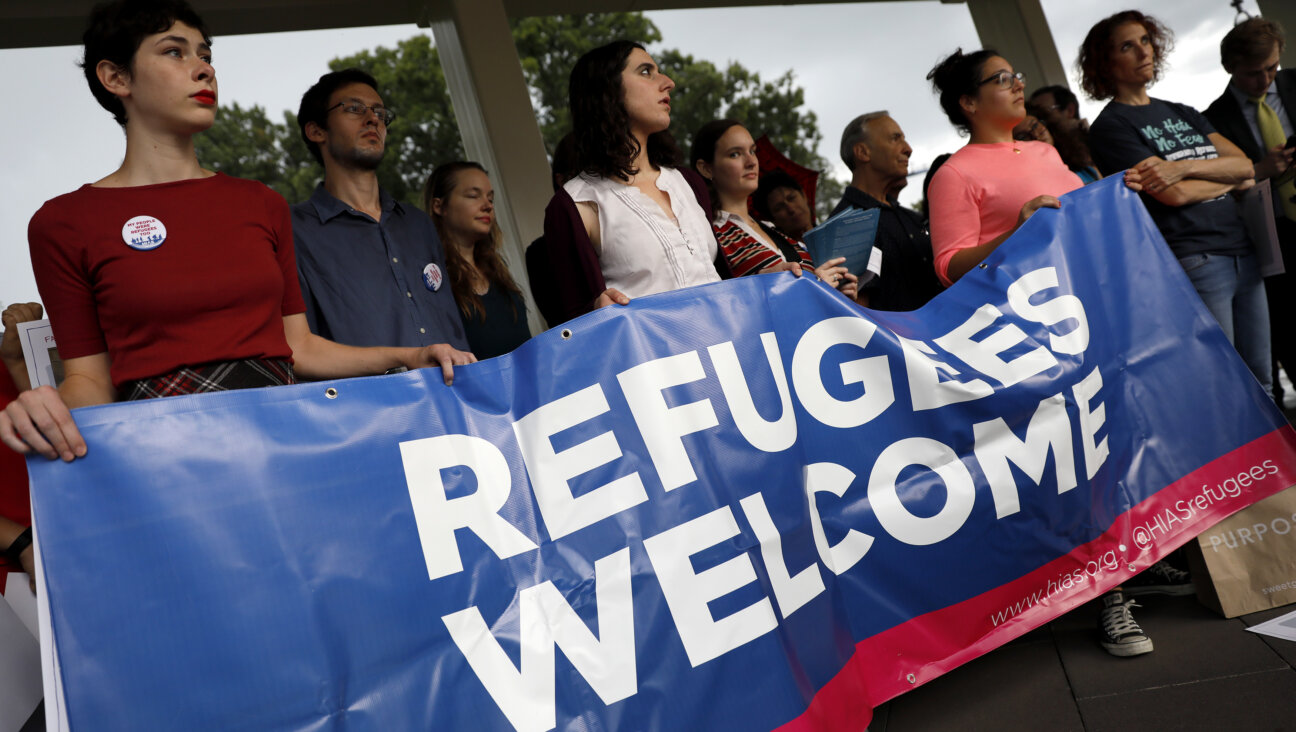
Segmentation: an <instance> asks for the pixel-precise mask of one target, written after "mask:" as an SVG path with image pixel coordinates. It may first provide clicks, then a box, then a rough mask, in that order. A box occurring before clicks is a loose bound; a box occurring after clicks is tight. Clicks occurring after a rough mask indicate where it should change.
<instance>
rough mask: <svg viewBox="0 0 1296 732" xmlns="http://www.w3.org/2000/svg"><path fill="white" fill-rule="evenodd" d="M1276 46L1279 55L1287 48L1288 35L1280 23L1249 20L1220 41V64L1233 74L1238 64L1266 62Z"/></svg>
mask: <svg viewBox="0 0 1296 732" xmlns="http://www.w3.org/2000/svg"><path fill="white" fill-rule="evenodd" d="M1275 45H1277V46H1278V52H1279V53H1282V50H1283V49H1284V48H1286V47H1287V34H1286V33H1284V32H1283V27H1282V25H1281V24H1280V23H1279V22H1278V21H1276V20H1269V19H1268V18H1247V19H1246V20H1244V21H1242V22H1241V23H1238V24H1237V25H1235V26H1233V30H1231V31H1229V32H1228V33H1226V34H1224V40H1222V41H1220V64H1222V65H1223V66H1224V70H1225V71H1227V72H1229V73H1230V74H1231V73H1233V69H1234V68H1236V67H1237V65H1238V64H1246V63H1251V64H1258V63H1262V62H1264V61H1266V60H1267V59H1268V58H1269V54H1271V53H1273V50H1274V46H1275Z"/></svg>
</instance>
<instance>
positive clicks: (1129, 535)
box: [779, 425, 1296, 732]
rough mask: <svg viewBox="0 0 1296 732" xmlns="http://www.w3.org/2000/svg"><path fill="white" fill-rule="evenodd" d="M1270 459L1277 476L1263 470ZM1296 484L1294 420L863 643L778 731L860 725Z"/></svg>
mask: <svg viewBox="0 0 1296 732" xmlns="http://www.w3.org/2000/svg"><path fill="white" fill-rule="evenodd" d="M1266 461H1269V462H1270V464H1271V465H1272V466H1273V467H1274V468H1276V470H1277V472H1276V473H1271V472H1267V470H1268V469H1267V468H1266V467H1264V466H1265V462H1266ZM1256 466H1261V471H1262V472H1264V473H1265V475H1264V477H1263V478H1260V479H1257V480H1252V481H1251V482H1250V485H1248V486H1247V487H1245V488H1241V489H1240V490H1239V491H1238V495H1236V496H1230V495H1228V493H1227V492H1226V491H1223V490H1220V489H1218V488H1217V487H1218V486H1220V485H1222V484H1223V483H1224V481H1226V480H1228V479H1230V478H1233V479H1236V478H1237V477H1238V476H1239V475H1241V474H1249V472H1250V471H1251V470H1252V468H1254V467H1256ZM1235 483H1236V480H1235ZM1293 484H1296V431H1293V429H1292V427H1291V426H1290V425H1288V426H1284V427H1281V428H1279V429H1276V430H1274V431H1273V432H1270V433H1269V434H1267V435H1265V436H1263V437H1260V438H1258V439H1256V440H1253V441H1252V442H1250V443H1248V444H1246V445H1243V446H1242V447H1240V448H1238V449H1236V450H1234V451H1233V452H1230V453H1229V454H1227V455H1224V456H1222V457H1219V458H1217V459H1215V460H1213V461H1211V462H1210V463H1208V464H1206V465H1204V466H1202V467H1201V468H1198V469H1197V470H1195V471H1193V472H1192V473H1189V474H1188V475H1186V476H1184V477H1183V478H1181V479H1179V480H1177V481H1175V482H1174V483H1172V484H1170V485H1169V486H1167V487H1165V488H1163V489H1162V490H1160V491H1158V492H1157V493H1156V494H1155V495H1153V496H1152V497H1150V498H1148V499H1147V500H1145V501H1143V502H1142V503H1140V504H1139V505H1137V506H1134V507H1133V508H1131V509H1130V510H1129V511H1127V512H1125V513H1124V514H1121V515H1120V516H1118V517H1117V518H1116V522H1115V523H1114V524H1113V525H1112V527H1111V528H1110V529H1108V530H1107V532H1106V533H1104V534H1103V535H1102V536H1100V537H1098V538H1097V539H1095V540H1093V541H1091V542H1089V543H1088V544H1084V545H1082V546H1078V547H1076V548H1075V549H1074V550H1073V551H1071V552H1070V553H1069V554H1067V555H1066V556H1063V557H1059V558H1057V559H1055V560H1054V561H1052V562H1049V563H1048V564H1046V565H1044V566H1042V567H1040V568H1039V569H1037V570H1035V571H1033V572H1031V573H1030V574H1027V575H1024V576H1022V577H1020V578H1018V579H1016V580H1014V581H1012V582H1009V583H1007V584H1004V585H1000V586H999V587H996V588H995V589H993V590H990V591H988V592H984V593H982V594H980V595H977V596H976V597H973V598H970V599H968V600H964V601H963V602H960V603H957V604H955V605H950V606H949V607H946V608H943V609H941V610H936V611H934V612H930V613H927V614H926V615H922V616H920V617H916V618H913V619H912V620H909V621H908V622H906V623H903V624H901V625H898V626H896V627H894V628H891V629H889V630H885V631H883V632H881V633H878V634H877V635H875V636H873V637H871V638H867V639H865V640H863V641H860V642H859V643H857V644H856V645H855V653H854V654H853V655H852V656H851V659H850V661H848V662H847V663H846V666H845V667H844V668H842V670H841V671H839V672H838V673H837V675H836V676H834V677H833V679H832V680H831V681H829V682H828V683H827V684H826V685H825V686H824V687H823V688H822V689H820V690H819V692H818V693H816V694H815V697H814V699H813V700H812V701H811V702H810V706H809V708H807V709H806V711H805V712H803V713H802V714H801V716H799V717H797V718H796V719H794V720H792V721H790V722H788V723H787V724H785V725H783V726H782V727H779V729H780V730H785V731H787V732H793V731H795V732H808V731H809V730H824V729H862V728H863V726H864V725H865V724H867V723H868V720H869V719H870V718H871V717H872V708H873V707H874V706H877V705H878V704H881V703H883V702H886V701H888V700H890V699H894V698H895V697H897V696H899V695H900V694H903V693H904V692H906V691H909V690H910V689H913V688H916V687H918V686H921V685H923V684H925V683H927V682H928V681H931V680H932V679H935V678H936V677H938V676H940V675H941V674H944V673H945V672H947V671H950V670H951V669H954V668H956V667H958V666H961V665H962V664H964V663H967V662H968V661H971V660H972V659H974V658H977V657H978V656H981V655H983V654H985V653H988V652H990V651H992V650H994V649H995V648H998V647H999V646H1001V645H1003V644H1005V643H1007V642H1008V641H1010V640H1012V639H1013V638H1017V637H1018V636H1021V635H1023V634H1025V633H1027V632H1029V631H1031V630H1034V629H1035V628H1038V627H1039V626H1041V625H1044V624H1045V623H1047V622H1049V621H1050V620H1053V619H1054V618H1056V617H1058V616H1060V615H1062V614H1063V613H1065V612H1067V611H1069V610H1071V609H1073V608H1075V607H1078V606H1080V605H1083V604H1084V603H1086V602H1088V601H1090V600H1092V599H1094V598H1095V597H1098V596H1099V595H1101V594H1103V593H1104V592H1107V591H1108V590H1110V589H1112V588H1113V587H1116V586H1117V585H1119V584H1120V583H1121V582H1122V581H1124V580H1125V579H1128V578H1129V577H1130V576H1132V575H1131V573H1130V572H1129V571H1128V567H1129V566H1134V567H1137V568H1139V569H1142V568H1145V567H1147V566H1149V565H1150V564H1152V563H1153V562H1156V561H1157V560H1159V559H1161V558H1162V557H1164V556H1165V555H1166V554H1168V553H1170V552H1171V551H1174V550H1175V549H1177V548H1179V547H1180V546H1182V545H1183V544H1185V543H1187V542H1188V541H1189V540H1191V539H1193V538H1195V537H1196V536H1197V535H1198V534H1200V533H1201V532H1203V531H1205V530H1206V529H1208V528H1210V527H1211V526H1212V525H1214V524H1216V523H1218V522H1219V521H1222V520H1223V519H1225V518H1227V517H1228V516H1229V515H1230V514H1233V513H1235V512H1237V511H1240V510H1242V509H1244V508H1246V507H1247V506H1249V505H1251V504H1252V503H1255V502H1256V501H1260V500H1263V499H1265V498H1268V497H1269V496H1271V495H1273V494H1275V493H1278V492H1279V491H1282V490H1284V489H1286V488H1287V487H1288V486H1291V485H1293ZM1239 487H1240V486H1239ZM1176 509H1178V510H1176ZM1185 513H1187V514H1189V515H1188V516H1184V514H1185ZM1112 549H1115V550H1116V552H1117V556H1118V557H1119V558H1120V566H1121V569H1120V570H1117V571H1116V572H1111V573H1100V574H1098V575H1097V576H1096V577H1090V576H1089V575H1087V574H1086V575H1085V579H1086V581H1082V582H1079V583H1076V584H1073V585H1071V586H1069V587H1067V588H1065V589H1064V588H1060V587H1057V586H1056V581H1057V580H1058V578H1059V577H1064V576H1067V575H1070V574H1071V573H1072V572H1076V571H1077V570H1083V568H1084V567H1085V565H1086V564H1087V563H1088V562H1089V561H1090V560H1092V559H1094V558H1095V557H1099V556H1101V555H1102V554H1104V553H1105V552H1107V551H1108V550H1112ZM996 621H997V622H996ZM910 677H912V680H910Z"/></svg>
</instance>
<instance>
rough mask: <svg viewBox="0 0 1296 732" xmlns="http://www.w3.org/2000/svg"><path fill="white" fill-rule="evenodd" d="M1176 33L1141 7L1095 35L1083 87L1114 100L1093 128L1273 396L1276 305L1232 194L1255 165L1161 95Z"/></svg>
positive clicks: (1093, 144) (1196, 115) (1105, 163)
mask: <svg viewBox="0 0 1296 732" xmlns="http://www.w3.org/2000/svg"><path fill="white" fill-rule="evenodd" d="M1172 44H1173V36H1172V34H1171V32H1170V29H1169V28H1167V27H1166V26H1165V25H1163V24H1162V23H1161V22H1160V21H1158V20H1157V19H1155V18H1153V17H1150V16H1147V15H1144V14H1143V13H1140V12H1139V11H1137V10H1128V11H1125V12H1122V13H1117V14H1115V15H1112V16H1110V17H1108V18H1105V19H1103V20H1101V21H1099V22H1098V23H1097V24H1096V25H1094V27H1093V28H1091V29H1090V30H1089V33H1088V35H1087V36H1086V37H1085V40H1084V43H1083V44H1082V45H1081V47H1080V59H1079V66H1080V68H1081V71H1082V80H1081V86H1082V87H1083V88H1084V90H1085V93H1087V94H1088V95H1089V96H1090V97H1092V98H1094V99H1110V100H1111V101H1110V102H1109V103H1108V104H1107V106H1106V107H1104V108H1103V111H1102V113H1101V114H1099V115H1098V118H1097V119H1095V120H1094V122H1093V124H1092V125H1091V126H1090V128H1089V144H1090V148H1091V149H1092V150H1093V155H1094V160H1095V161H1096V162H1097V163H1098V168H1099V169H1100V170H1102V171H1104V172H1106V173H1115V172H1117V171H1121V170H1123V171H1125V183H1126V184H1127V185H1128V186H1129V187H1130V188H1133V189H1134V190H1136V191H1141V192H1142V198H1143V202H1144V203H1145V204H1147V209H1148V213H1149V214H1151V216H1152V220H1153V221H1155V222H1156V224H1157V228H1159V229H1160V230H1161V235H1162V236H1164V237H1165V240H1166V244H1168V245H1170V251H1171V252H1173V253H1174V255H1175V257H1176V258H1178V260H1179V264H1180V266H1182V267H1183V269H1184V272H1186V273H1187V274H1188V279H1189V280H1190V281H1191V282H1192V284H1193V288H1194V289H1195V290H1196V291H1197V294H1198V295H1200V296H1201V299H1202V302H1203V303H1205V305H1206V308H1207V309H1208V310H1210V312H1211V314H1212V315H1213V316H1215V320H1216V321H1218V322H1219V324H1220V327H1221V328H1222V329H1223V330H1224V334H1225V335H1227V336H1228V338H1229V341H1230V342H1231V343H1232V344H1233V346H1234V347H1235V348H1237V350H1238V353H1240V354H1241V355H1242V359H1243V360H1244V361H1246V363H1247V366H1248V367H1250V369H1251V372H1252V373H1253V374H1255V377H1256V379H1257V380H1258V381H1259V382H1260V384H1261V385H1262V386H1264V387H1265V390H1266V391H1268V392H1270V393H1272V384H1273V371H1272V369H1271V365H1270V361H1269V307H1268V304H1267V302H1266V299H1265V289H1264V281H1263V280H1262V279H1261V278H1260V269H1259V266H1258V265H1257V264H1256V257H1255V255H1254V253H1253V251H1252V244H1251V239H1250V237H1249V236H1248V235H1247V231H1246V228H1245V226H1244V224H1243V221H1242V218H1241V216H1239V215H1238V209H1237V204H1236V202H1235V201H1234V200H1233V198H1232V197H1231V196H1228V195H1226V194H1228V193H1231V192H1233V191H1241V190H1246V189H1248V188H1250V187H1251V186H1252V185H1254V184H1255V181H1254V178H1253V176H1254V175H1255V170H1254V168H1253V167H1252V164H1251V160H1250V159H1249V158H1247V156H1246V154H1245V153H1243V152H1242V150H1241V149H1239V148H1238V147H1237V146H1236V145H1234V144H1233V143H1232V142H1230V141H1229V140H1228V139H1227V138H1226V137H1224V136H1223V135H1221V134H1219V133H1218V132H1216V131H1215V128H1214V126H1212V125H1211V123H1210V122H1209V121H1207V120H1206V118H1205V117H1204V116H1202V114H1201V113H1200V112H1198V111H1197V110H1196V109H1193V108H1192V107H1190V106H1188V105H1186V104H1177V103H1175V102H1167V101H1163V100H1161V99H1156V98H1154V97H1152V96H1150V95H1149V94H1148V87H1149V86H1151V85H1152V84H1153V83H1154V82H1156V81H1157V80H1158V79H1160V78H1161V74H1162V72H1163V70H1164V68H1165V57H1166V54H1168V53H1169V52H1170V48H1171V46H1172Z"/></svg>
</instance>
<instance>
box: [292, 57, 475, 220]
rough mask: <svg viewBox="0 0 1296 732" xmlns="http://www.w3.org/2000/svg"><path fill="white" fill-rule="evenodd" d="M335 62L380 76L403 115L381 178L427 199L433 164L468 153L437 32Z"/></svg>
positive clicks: (409, 197) (402, 196)
mask: <svg viewBox="0 0 1296 732" xmlns="http://www.w3.org/2000/svg"><path fill="white" fill-rule="evenodd" d="M329 68H330V69H332V70H334V71H340V70H342V69H347V68H357V69H362V70H364V71H366V72H368V73H369V74H371V75H372V76H373V77H374V79H375V80H377V82H378V88H379V89H381V90H382V92H383V102H385V103H386V104H387V105H388V106H389V107H391V108H392V109H394V110H396V112H397V115H398V116H397V117H396V120H395V121H394V122H392V124H391V127H390V128H388V130H387V155H386V157H384V158H383V164H382V166H381V167H379V168H378V182H379V183H380V184H381V185H382V187H383V188H385V189H386V190H387V192H388V193H390V194H391V195H392V197H393V198H396V199H397V200H402V201H408V202H410V203H412V204H414V205H416V206H418V205H421V199H422V197H423V183H424V182H425V181H426V180H427V177H428V174H429V173H431V172H432V169H433V168H435V167H436V166H437V164H438V163H444V162H448V161H451V160H462V159H463V157H464V149H463V141H462V140H461V139H460V138H459V124H458V122H457V121H456V120H455V116H454V108H453V107H452V106H451V104H450V92H449V90H448V89H447V87H446V78H445V71H444V70H442V68H441V57H440V55H438V54H437V50H436V49H435V48H433V47H432V39H431V37H429V36H427V35H419V36H414V37H413V38H407V39H405V40H403V41H401V42H400V43H398V44H396V48H375V49H374V50H372V51H362V52H360V53H358V54H356V55H354V56H347V57H345V58H337V59H333V60H332V61H330V62H329ZM303 91H305V90H303Z"/></svg>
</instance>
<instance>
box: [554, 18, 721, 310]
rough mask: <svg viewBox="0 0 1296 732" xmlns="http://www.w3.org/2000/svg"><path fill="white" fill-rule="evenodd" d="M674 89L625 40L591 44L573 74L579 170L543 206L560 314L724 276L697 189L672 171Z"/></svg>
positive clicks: (699, 185)
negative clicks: (671, 129)
mask: <svg viewBox="0 0 1296 732" xmlns="http://www.w3.org/2000/svg"><path fill="white" fill-rule="evenodd" d="M674 88H675V82H673V81H671V79H670V77H668V76H666V75H665V74H663V73H662V72H661V70H660V69H659V68H658V67H657V65H656V64H655V63H654V62H653V60H652V57H651V56H649V55H648V52H647V51H645V50H644V49H643V46H641V45H640V44H638V43H635V42H633V41H615V42H613V43H610V44H608V45H606V46H602V47H600V48H596V49H594V50H592V51H590V52H588V53H586V54H585V55H584V56H581V58H580V59H579V60H577V62H576V65H575V66H574V67H573V68H572V73H571V97H570V105H571V116H572V132H573V136H574V139H575V148H576V159H577V163H578V169H579V170H580V174H579V175H577V176H576V177H574V178H572V179H571V180H569V181H567V183H566V184H565V185H564V186H563V188H562V189H560V190H559V191H558V192H557V193H556V194H555V195H554V198H553V200H551V201H550V203H549V206H548V208H547V209H546V210H545V236H544V239H543V242H542V243H541V246H543V247H544V248H545V250H546V251H545V254H546V258H547V260H548V262H549V265H550V268H551V272H550V276H552V277H553V280H554V284H555V286H556V289H557V290H558V293H559V294H558V296H559V298H560V299H561V300H562V303H561V309H562V312H563V316H564V317H565V318H571V317H575V316H577V315H580V314H582V313H584V312H588V311H590V310H592V309H595V308H599V307H603V306H604V305H609V304H612V303H619V304H623V305H624V304H626V303H628V302H629V298H631V297H643V296H645V295H652V294H656V293H659V292H666V291H669V290H675V289H679V288H682V287H691V286H693V285H700V284H704V283H707V282H716V281H718V280H719V279H720V278H721V276H722V275H725V276H727V275H728V267H727V266H726V265H725V264H724V259H723V257H720V258H719V259H718V260H717V255H718V253H719V247H718V246H717V245H716V240H715V236H714V235H713V234H712V232H711V224H710V221H709V216H708V213H707V211H708V210H709V209H710V200H709V196H708V194H707V191H706V186H705V183H704V182H703V181H702V180H701V179H700V178H699V177H698V176H697V175H696V174H695V173H693V172H692V171H688V170H680V169H678V168H676V167H675V165H676V164H677V162H678V158H679V151H678V148H677V147H676V145H675V142H674V140H673V139H672V138H671V136H670V133H669V132H668V129H669V127H670V112H671V107H670V93H671V90H672V89H674ZM533 246H534V245H533ZM551 325H553V324H552V323H551Z"/></svg>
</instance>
